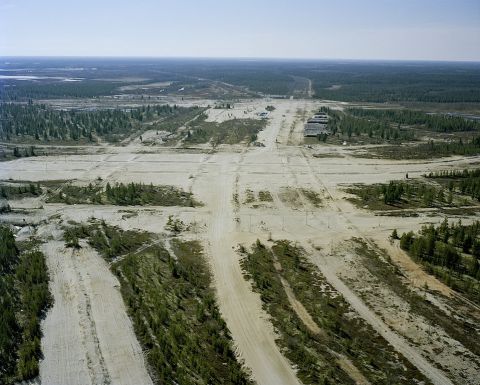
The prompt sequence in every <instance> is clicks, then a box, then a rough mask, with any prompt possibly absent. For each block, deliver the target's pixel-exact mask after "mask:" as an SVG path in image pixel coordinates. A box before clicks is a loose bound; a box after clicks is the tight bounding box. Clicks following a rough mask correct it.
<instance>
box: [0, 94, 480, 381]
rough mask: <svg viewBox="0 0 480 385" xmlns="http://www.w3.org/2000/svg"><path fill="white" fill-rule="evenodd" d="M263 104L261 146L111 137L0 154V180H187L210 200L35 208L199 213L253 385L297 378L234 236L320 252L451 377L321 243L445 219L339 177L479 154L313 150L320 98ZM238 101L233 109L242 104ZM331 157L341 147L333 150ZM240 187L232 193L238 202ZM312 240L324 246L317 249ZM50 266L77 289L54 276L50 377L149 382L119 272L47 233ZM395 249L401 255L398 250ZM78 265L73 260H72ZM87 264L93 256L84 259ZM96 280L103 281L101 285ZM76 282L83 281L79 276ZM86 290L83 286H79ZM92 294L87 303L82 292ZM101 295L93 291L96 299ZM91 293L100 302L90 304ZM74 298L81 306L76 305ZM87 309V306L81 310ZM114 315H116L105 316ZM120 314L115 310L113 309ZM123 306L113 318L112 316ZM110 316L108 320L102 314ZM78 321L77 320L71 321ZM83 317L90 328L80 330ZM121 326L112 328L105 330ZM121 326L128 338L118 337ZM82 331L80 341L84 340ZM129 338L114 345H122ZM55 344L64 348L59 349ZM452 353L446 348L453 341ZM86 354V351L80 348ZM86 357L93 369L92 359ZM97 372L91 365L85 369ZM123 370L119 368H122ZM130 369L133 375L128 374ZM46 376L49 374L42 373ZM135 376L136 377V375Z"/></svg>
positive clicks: (128, 223)
mask: <svg viewBox="0 0 480 385" xmlns="http://www.w3.org/2000/svg"><path fill="white" fill-rule="evenodd" d="M252 103H253V102H249V103H248V104H246V105H242V104H239V105H237V106H235V108H236V111H235V114H237V115H239V116H241V115H242V114H243V111H244V110H248V108H249V106H250V105H251V104H252ZM258 103H260V107H259V106H256V107H255V108H250V112H249V114H244V115H245V117H251V114H254V112H255V111H257V110H258V109H261V108H264V105H267V104H274V105H275V107H276V110H275V111H273V112H272V113H271V114H270V119H269V124H268V126H267V128H266V129H265V130H264V131H263V132H261V133H260V134H259V136H258V140H259V141H260V142H263V143H264V145H265V147H261V148H255V147H250V148H248V149H246V150H245V149H244V148H242V147H241V146H232V147H228V146H220V147H219V148H218V149H217V152H216V153H213V154H209V155H205V154H204V153H200V152H198V151H197V152H193V153H188V152H185V151H182V152H179V151H176V150H173V149H164V148H162V149H159V150H157V149H155V150H154V153H141V152H143V151H145V149H144V148H143V147H142V146H138V144H135V142H134V144H132V145H131V146H127V147H123V148H120V147H109V148H107V149H105V152H106V153H104V154H97V155H88V156H85V155H71V156H67V157H64V156H62V157H54V156H52V157H46V158H43V157H38V158H28V159H20V160H17V161H14V162H8V163H1V164H0V179H8V178H10V177H11V178H13V179H18V180H46V179H70V178H75V179H78V181H79V182H81V183H88V182H90V181H92V180H94V179H96V178H97V177H102V178H103V179H104V180H105V179H108V180H109V181H119V182H129V181H136V182H144V183H154V184H172V185H176V186H178V187H182V188H184V189H187V190H191V191H192V192H193V193H194V194H195V196H196V198H198V199H199V200H200V201H202V202H204V203H205V206H204V207H202V208H199V209H189V208H175V207H174V208H154V209H153V211H147V210H146V209H145V208H142V209H141V210H139V214H138V216H137V217H135V218H130V219H126V220H123V219H122V215H121V214H120V213H119V212H118V210H120V209H122V208H118V207H109V206H97V207H88V206H69V207H63V206H61V205H45V207H44V209H43V211H41V212H39V214H38V215H40V216H44V217H45V218H48V217H49V216H50V215H52V214H54V213H59V214H60V215H61V216H62V218H63V219H65V220H67V219H72V218H73V219H75V220H77V221H81V220H86V219H87V218H88V217H89V216H91V215H94V216H95V217H97V218H104V219H105V220H107V221H109V222H112V223H114V224H116V225H119V226H122V227H125V228H142V229H146V230H149V231H154V232H161V231H163V227H164V224H165V222H166V218H167V217H168V215H170V214H175V215H177V216H179V217H180V218H181V219H182V220H184V221H185V222H194V221H195V222H200V223H201V224H203V225H206V227H205V229H206V230H205V231H198V232H196V233H195V234H191V236H195V237H198V238H200V239H202V240H203V241H204V244H205V248H206V250H207V252H208V255H209V258H210V263H211V267H212V271H213V274H214V280H215V285H216V290H217V295H218V300H219V305H220V310H221V312H222V314H223V316H224V317H225V319H226V321H227V325H228V327H229V329H230V331H231V332H232V336H233V339H234V341H235V345H236V347H237V349H238V354H239V356H240V357H241V358H242V359H243V360H244V361H245V363H246V366H247V367H248V368H249V369H250V370H251V372H252V375H253V377H254V379H256V380H257V382H258V383H259V384H272V385H273V384H298V383H299V381H298V379H297V378H296V376H295V370H294V368H292V365H291V364H290V363H289V362H288V360H287V359H286V358H285V357H284V356H283V355H282V354H281V352H280V350H279V348H278V346H277V345H276V344H275V333H274V330H273V328H272V325H271V323H270V322H269V320H268V317H267V315H266V313H265V312H264V311H263V310H262V307H261V301H260V298H259V296H258V295H257V294H255V293H253V292H252V290H251V288H250V286H249V284H248V283H247V282H246V281H245V280H244V278H243V276H242V271H241V269H240V265H239V255H238V254H237V253H236V252H235V249H236V247H237V246H238V244H240V243H241V244H244V245H245V246H249V245H251V244H252V243H253V242H255V240H256V239H261V240H263V241H266V240H267V239H268V238H269V237H270V236H271V237H272V238H273V239H289V240H292V241H295V242H298V243H299V244H300V245H302V246H304V247H305V248H306V249H307V250H309V251H311V258H312V261H313V262H315V263H317V264H318V265H319V267H320V268H321V270H322V271H323V273H324V274H325V276H326V278H327V279H328V280H329V281H330V283H332V285H333V286H335V287H336V289H337V290H338V291H339V292H340V293H342V294H343V295H344V296H345V298H346V299H347V301H349V302H350V303H351V304H352V306H353V307H354V308H355V309H356V310H357V312H358V313H359V314H360V316H361V317H362V318H364V319H365V320H366V321H367V322H368V323H370V324H371V325H372V326H373V327H374V328H375V329H376V330H377V331H378V332H379V333H380V334H382V335H383V336H384V337H385V338H386V339H387V340H388V341H389V342H390V343H391V344H392V346H393V347H394V348H395V349H396V350H397V351H398V352H400V353H401V354H403V355H404V356H405V357H406V358H407V359H409V360H410V361H411V362H412V364H413V365H415V366H417V367H418V368H419V370H421V371H422V372H423V373H424V374H425V375H426V376H427V377H428V378H429V379H430V380H431V381H432V382H433V383H434V384H450V383H452V382H451V379H450V378H448V377H447V375H446V374H445V372H443V371H441V370H440V369H439V368H437V367H436V366H435V364H434V363H432V362H431V361H429V359H428V358H426V356H425V355H424V354H423V353H422V350H421V349H420V348H418V347H415V346H413V345H412V344H411V343H409V342H408V341H406V340H405V339H404V338H403V337H401V336H400V335H398V334H397V333H396V332H395V331H393V330H391V329H390V328H389V327H388V326H387V325H386V324H385V323H384V322H383V321H382V319H380V318H379V317H378V316H376V315H375V314H374V313H373V311H372V310H371V309H369V308H368V306H367V305H366V304H365V303H364V302H363V301H362V300H361V299H360V298H359V297H358V296H356V295H355V294H354V293H353V292H352V291H351V290H350V289H349V288H348V287H347V286H346V285H345V283H344V282H342V281H341V280H340V279H339V278H338V275H337V273H336V271H335V267H336V266H334V265H333V264H331V260H330V259H329V258H323V255H324V254H328V252H329V251H331V250H333V249H334V246H335V245H336V244H339V243H342V242H344V241H345V240H348V239H350V238H352V237H360V238H366V239H370V238H376V239H377V240H379V239H380V240H381V239H384V238H385V239H386V238H387V237H388V235H389V234H390V232H391V230H392V229H393V228H397V229H398V230H399V232H401V231H404V230H407V229H408V230H410V229H417V228H419V227H420V226H421V224H422V223H425V222H440V221H441V220H442V219H443V218H441V217H439V216H438V217H435V216H433V217H422V216H421V217H419V218H400V217H386V218H382V217H376V216H374V215H373V214H372V213H369V212H366V211H363V210H359V209H357V208H355V207H353V206H352V205H351V204H350V203H348V202H346V201H344V200H343V197H344V196H345V194H344V193H343V192H342V190H341V188H342V184H345V183H377V182H383V181H387V180H390V179H401V178H402V177H403V176H404V175H405V173H406V172H408V173H409V175H410V176H411V177H416V176H419V175H421V174H423V173H425V172H428V171H432V170H437V169H445V168H450V167H452V168H453V167H463V166H464V165H465V164H466V163H468V162H470V163H472V162H478V160H479V158H478V157H477V158H469V159H468V161H466V160H464V159H461V158H449V159H443V160H433V161H427V162H421V161H388V160H378V159H359V158H354V157H352V156H351V152H350V151H349V149H348V148H345V147H333V146H332V147H319V148H315V149H308V148H305V147H303V146H301V145H299V143H300V140H301V138H302V133H301V130H302V124H301V120H300V117H299V115H298V114H297V111H298V110H300V111H306V112H305V113H306V114H308V113H310V111H313V110H314V108H315V107H317V106H318V104H314V102H312V101H309V100H288V101H287V100H285V101H259V102H258ZM237 109H238V110H237ZM214 112H215V113H217V115H215V114H212V115H211V119H217V118H218V119H219V120H221V119H224V118H225V116H224V113H218V111H214ZM318 152H321V153H325V154H328V155H329V156H330V157H324V158H314V157H313V156H312V154H313V153H318ZM331 156H337V157H331ZM286 187H290V188H292V189H297V188H298V187H304V188H309V189H312V190H315V191H317V192H319V193H320V194H321V196H322V200H323V205H322V207H320V208H316V207H314V206H313V205H312V204H310V203H309V202H308V200H307V199H305V197H303V196H302V195H301V194H300V195H298V196H299V197H300V198H299V199H297V200H292V199H290V200H289V198H288V197H286V196H285V195H282V194H281V192H282V191H284V189H285V188H286ZM246 189H251V190H252V191H254V192H258V191H262V190H266V191H269V192H271V193H272V196H273V197H274V201H273V203H271V204H270V206H268V207H267V206H266V205H263V206H262V204H258V205H257V207H256V208H255V207H254V206H252V205H246V204H244V201H245V191H246ZM234 193H238V194H239V204H238V205H236V204H235V203H234V201H233V195H234ZM312 246H315V247H316V248H317V249H320V250H321V252H317V253H315V252H314V251H313V250H314V249H313V248H312ZM46 247H47V248H46V249H45V251H46V252H47V257H48V263H49V267H50V268H51V269H53V276H54V282H69V284H71V285H73V287H74V288H75V289H74V290H73V291H72V292H71V294H70V295H71V296H70V297H69V296H67V295H66V294H65V292H62V291H61V289H60V287H62V285H64V284H63V283H62V284H59V285H60V286H59V287H57V286H55V285H56V283H54V296H55V305H54V307H53V309H52V311H51V313H52V314H53V315H50V316H49V317H53V321H52V318H50V319H49V318H48V317H47V320H46V322H45V323H44V331H45V337H44V341H43V346H44V353H45V360H44V361H42V364H41V374H42V379H45V381H44V383H45V384H95V383H98V382H102V381H107V382H108V379H110V381H111V383H112V384H117V383H118V384H127V383H136V384H149V383H151V380H150V379H149V377H148V374H147V372H146V370H145V365H144V362H143V357H142V355H141V352H140V347H139V345H138V342H137V341H136V340H135V338H134V336H133V332H132V330H131V325H130V321H129V320H128V318H126V313H125V308H124V305H123V304H122V302H121V298H120V294H119V293H118V290H117V289H116V288H115V285H117V284H118V283H115V282H116V280H115V279H114V278H113V277H112V276H111V273H110V272H109V271H108V268H107V267H106V265H104V264H102V262H101V259H100V258H99V257H98V256H95V255H93V254H92V253H87V255H83V257H82V258H84V259H81V258H80V259H79V258H73V257H72V258H60V257H59V255H60V254H59V253H60V252H61V251H60V250H61V245H60V244H58V243H54V242H50V241H49V243H47V246H46ZM400 257H403V258H407V259H403V260H401V258H400ZM397 260H398V263H399V265H400V266H402V263H403V264H404V266H403V267H405V270H406V271H407V273H408V274H410V275H408V274H407V277H410V278H411V279H412V282H413V281H416V282H415V283H414V284H415V286H418V287H421V284H419V283H418V282H422V283H423V281H421V280H428V282H429V285H430V284H431V285H433V286H434V287H435V288H436V289H438V290H439V291H441V292H444V293H445V294H447V295H448V293H449V291H450V289H448V288H446V287H445V286H444V285H443V284H441V283H440V282H438V281H437V280H435V279H434V278H432V277H430V276H426V275H425V273H423V272H422V270H420V269H418V267H416V265H415V264H413V263H412V262H411V261H410V260H409V259H408V257H406V256H402V255H398V256H397ZM72 264H73V265H72ZM91 264H93V266H94V267H92V266H91ZM97 269H98V271H101V272H102V277H103V278H104V280H100V281H96V280H95V281H93V280H92V276H93V275H94V273H95V271H96V270H97ZM97 284H98V285H100V286H97ZM82 285H83V286H82ZM81 293H83V294H81ZM87 299H89V300H94V304H92V305H90V306H91V312H90V313H89V315H87V316H85V314H84V313H85V309H86V308H87V307H88V305H87V304H86V302H85V301H87ZM97 300H98V301H99V302H98V301H97ZM95 304H96V305H95ZM79 309H80V310H79ZM82 309H83V310H82ZM109 315H112V316H110V317H109ZM113 315H115V316H113ZM118 317H120V318H118ZM105 318H107V319H105ZM58 325H74V327H73V329H72V332H70V329H68V330H67V329H65V332H64V333H62V334H61V335H60V336H63V337H59V338H56V339H55V338H54V336H55V333H56V331H57V330H58V329H57V327H59V326H58ZM77 325H78V326H77ZM83 327H88V328H90V329H89V331H88V330H87V331H86V332H83V333H84V334H83V335H82V332H81V330H83V329H82V328H83ZM112 330H114V331H117V332H118V331H119V330H123V332H121V333H115V334H113V335H112V334H110V333H111V331H112ZM119 335H122V336H124V338H121V339H119V338H118V336H119ZM78 341H85V343H84V344H79V343H78ZM119 343H120V344H126V345H128V346H129V348H128V349H127V348H125V350H121V352H122V353H121V354H114V352H119V349H120V348H119V346H118V345H117V344H119ZM59 347H61V349H63V350H59ZM452 354H453V352H452ZM87 356H90V357H91V361H89V362H87V361H88V360H86V359H85V358H82V357H87ZM92 368H93V369H92ZM92 373H93V374H92ZM119 374H122V375H121V376H118V375H119ZM129 374H131V375H129ZM47 379H48V380H47ZM134 380H135V381H134Z"/></svg>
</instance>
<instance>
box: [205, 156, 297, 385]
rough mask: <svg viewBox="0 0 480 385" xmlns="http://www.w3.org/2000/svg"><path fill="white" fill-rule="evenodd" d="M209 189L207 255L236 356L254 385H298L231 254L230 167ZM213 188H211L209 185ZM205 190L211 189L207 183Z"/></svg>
mask: <svg viewBox="0 0 480 385" xmlns="http://www.w3.org/2000/svg"><path fill="white" fill-rule="evenodd" d="M211 175H212V173H210V174H209V176H208V178H209V179H210V178H212V179H213V178H214V179H215V182H214V181H213V180H212V181H211V183H212V184H211V185H215V186H218V188H215V189H213V190H212V191H211V194H210V200H209V207H210V208H211V210H212V219H211V223H210V224H209V231H210V242H211V244H210V255H211V265H212V268H213V273H214V279H215V284H216V289H217V295H218V300H219V307H220V311H221V312H222V315H223V317H225V320H226V322H227V325H228V327H229V329H230V331H231V333H232V336H233V339H234V341H235V343H236V345H237V347H238V349H239V351H240V354H241V357H242V358H243V359H244V360H245V363H246V365H247V366H248V367H249V368H250V369H251V371H252V375H253V378H254V379H255V380H256V381H257V382H258V384H265V385H269V384H271V385H281V384H299V381H298V380H297V378H296V376H295V373H294V371H293V369H292V367H291V365H290V363H289V362H288V361H287V360H286V359H285V357H283V355H282V354H281V353H280V350H279V348H278V346H277V345H276V343H275V335H274V332H273V328H272V326H271V324H270V323H269V322H268V321H267V315H266V313H265V312H264V311H263V310H262V304H261V300H260V297H259V295H257V294H255V293H253V292H252V290H251V287H250V284H249V283H247V282H246V281H245V279H244V278H243V275H242V270H241V267H240V263H239V256H238V254H237V253H236V252H235V250H234V249H233V247H234V246H235V245H236V243H237V241H236V239H235V235H234V234H233V233H234V231H235V225H234V221H233V218H234V209H233V204H232V202H231V199H232V193H233V185H234V182H235V176H234V174H233V173H232V172H231V170H229V164H228V163H224V164H223V165H221V168H220V170H219V175H217V176H216V177H214V176H211ZM213 183H214V184H213ZM209 185H210V184H209Z"/></svg>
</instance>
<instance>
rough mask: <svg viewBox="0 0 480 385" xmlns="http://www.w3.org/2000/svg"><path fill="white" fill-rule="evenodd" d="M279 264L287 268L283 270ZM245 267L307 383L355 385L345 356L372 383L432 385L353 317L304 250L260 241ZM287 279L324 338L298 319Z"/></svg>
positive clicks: (283, 345) (243, 264) (288, 351)
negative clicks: (343, 362) (340, 362)
mask: <svg viewBox="0 0 480 385" xmlns="http://www.w3.org/2000/svg"><path fill="white" fill-rule="evenodd" d="M276 261H277V262H276ZM275 263H279V264H280V265H281V269H280V270H279V269H278V267H277V268H276V267H275ZM242 267H243V269H244V272H245V275H246V277H247V278H249V279H251V281H252V284H253V288H254V290H255V291H257V292H258V293H259V294H260V296H261V299H262V302H263V305H264V308H265V310H266V311H267V312H268V313H269V314H270V316H271V319H272V323H273V325H274V326H275V328H276V330H277V331H278V333H279V337H278V340H277V343H278V344H279V345H280V346H281V348H282V350H283V351H284V354H285V355H286V356H287V357H288V358H289V359H290V360H291V361H292V362H293V363H294V364H295V365H296V366H297V368H298V371H297V375H298V376H299V378H300V380H301V381H302V382H303V383H304V384H332V383H338V384H349V383H354V380H352V378H350V377H349V376H348V375H347V373H346V372H345V371H344V370H343V369H342V368H341V367H340V366H339V365H338V363H337V357H338V355H339V354H340V355H342V356H344V357H346V358H348V359H349V360H350V361H351V362H352V363H353V364H354V365H355V366H356V367H357V368H358V370H360V372H361V373H362V374H363V375H364V376H365V377H366V378H367V379H368V380H369V381H370V382H371V383H375V384H392V383H395V384H411V383H414V382H417V381H418V382H420V381H426V380H425V378H424V377H423V375H422V374H420V373H419V372H418V370H416V369H415V368H414V367H413V366H412V365H411V364H410V363H409V362H408V361H407V360H406V359H404V358H403V357H402V356H399V355H398V354H397V353H396V352H395V351H394V350H393V349H392V347H391V346H390V345H389V344H388V343H387V342H386V341H385V340H384V339H383V338H382V337H381V336H380V335H378V334H377V333H376V332H375V331H374V330H373V329H372V328H371V327H370V326H369V325H368V324H367V323H366V322H364V321H363V320H362V319H361V318H360V317H355V316H352V309H351V308H350V306H349V305H348V303H347V302H346V301H345V300H344V299H343V298H342V297H341V296H339V295H338V294H337V293H336V292H335V290H334V289H333V288H332V287H331V286H330V285H329V284H328V283H327V282H326V280H325V278H324V277H323V276H322V274H321V273H320V272H319V271H318V269H317V268H316V267H315V266H314V265H312V264H311V263H310V262H308V261H307V259H306V257H305V256H304V255H303V251H302V250H301V249H299V248H298V247H295V246H294V245H292V244H291V243H290V242H288V241H278V242H276V243H275V245H274V246H273V247H272V248H271V249H269V248H267V247H266V246H264V245H263V244H261V243H260V242H258V241H257V243H256V244H255V245H254V246H253V250H252V252H250V253H247V255H246V256H245V258H244V259H243V260H242ZM281 279H284V280H286V281H287V282H288V284H289V285H290V287H291V288H292V290H293V292H294V294H295V296H296V298H297V299H298V300H299V301H300V302H301V303H302V304H303V306H304V307H305V308H306V310H307V311H308V313H309V314H310V315H311V317H312V319H313V320H314V321H315V323H316V324H317V325H318V326H319V327H320V329H321V330H322V331H323V332H324V334H323V335H318V334H313V333H312V332H311V331H310V329H308V328H307V327H306V326H305V325H304V323H303V322H302V321H301V319H300V318H299V317H298V316H297V313H296V312H295V311H294V310H293V308H292V307H291V305H290V302H289V300H288V297H287V294H286V292H285V289H284V287H283V285H282V281H281ZM379 352H381V354H379ZM426 382H428V381H426Z"/></svg>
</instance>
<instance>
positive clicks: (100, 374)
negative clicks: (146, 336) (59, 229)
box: [40, 241, 152, 385]
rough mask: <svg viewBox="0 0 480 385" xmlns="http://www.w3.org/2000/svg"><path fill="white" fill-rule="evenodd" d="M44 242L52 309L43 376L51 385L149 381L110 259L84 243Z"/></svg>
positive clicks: (46, 324) (139, 383)
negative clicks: (69, 246) (77, 245)
mask: <svg viewBox="0 0 480 385" xmlns="http://www.w3.org/2000/svg"><path fill="white" fill-rule="evenodd" d="M83 246H84V247H83V248H82V249H80V250H79V251H75V252H73V251H72V250H66V249H65V248H64V246H63V242H62V241H49V242H48V243H46V244H44V245H43V251H44V252H45V255H46V256H47V263H48V267H49V271H50V274H51V290H52V294H53V296H54V301H55V302H54V305H53V308H52V309H51V310H50V311H49V312H48V314H47V317H46V318H45V320H44V322H43V325H42V327H43V332H44V337H43V339H42V350H43V353H44V359H43V360H42V361H40V378H41V381H42V383H43V384H48V385H88V384H92V385H95V384H112V385H113V384H118V385H143V384H145V385H150V384H152V381H151V379H150V377H149V375H148V373H147V370H146V367H145V361H144V357H143V352H142V350H141V347H140V345H139V343H138V341H137V339H136V337H135V334H134V332H133V328H132V324H131V321H130V319H129V318H128V316H127V313H126V311H125V305H124V304H123V300H122V297H121V295H120V292H119V290H118V287H119V282H118V281H117V279H116V278H115V277H114V276H113V275H112V273H111V272H110V270H109V269H108V266H107V264H106V262H105V261H104V260H103V259H102V258H101V257H100V256H98V255H97V254H96V252H95V251H94V250H92V249H91V248H90V247H89V246H87V245H86V244H84V245H83Z"/></svg>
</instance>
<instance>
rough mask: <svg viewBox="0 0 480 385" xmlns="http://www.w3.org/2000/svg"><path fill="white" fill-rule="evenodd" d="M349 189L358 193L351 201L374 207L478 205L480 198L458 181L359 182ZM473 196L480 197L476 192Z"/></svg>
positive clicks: (405, 207) (361, 205)
mask: <svg viewBox="0 0 480 385" xmlns="http://www.w3.org/2000/svg"><path fill="white" fill-rule="evenodd" d="M476 189H478V187H477V188H476ZM346 191H347V192H348V193H349V194H353V195H356V197H355V198H349V200H350V201H351V202H353V203H354V204H356V205H357V206H359V207H364V206H368V208H369V209H371V210H400V209H412V208H428V207H440V208H443V207H446V206H449V207H459V206H464V205H475V204H476V205H478V199H475V200H473V199H471V198H470V197H469V196H468V195H467V194H466V193H467V192H469V193H470V190H469V189H466V188H456V187H455V185H454V184H450V185H441V184H427V183H425V182H423V181H416V180H407V181H390V182H389V183H388V184H387V183H380V184H374V185H355V186H353V187H350V188H348V189H347V190H346ZM475 191H477V190H475ZM471 195H472V197H473V196H475V197H476V195H475V193H474V194H471Z"/></svg>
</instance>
